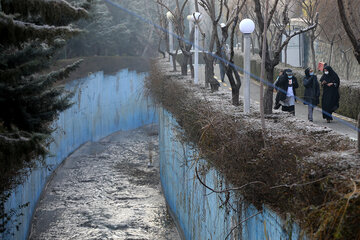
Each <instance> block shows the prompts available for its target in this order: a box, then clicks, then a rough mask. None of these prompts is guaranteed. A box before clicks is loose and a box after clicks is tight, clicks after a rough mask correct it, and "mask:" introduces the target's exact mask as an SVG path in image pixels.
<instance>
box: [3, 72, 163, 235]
mask: <svg viewBox="0 0 360 240" xmlns="http://www.w3.org/2000/svg"><path fill="white" fill-rule="evenodd" d="M145 76H146V75H145V74H138V73H136V72H129V71H128V70H122V71H120V72H119V73H117V74H116V75H114V76H104V74H103V73H102V72H98V73H95V74H92V75H91V76H89V77H87V78H84V79H80V80H76V81H73V82H71V83H69V84H67V86H66V88H67V89H69V90H74V91H75V95H74V98H73V102H74V103H75V104H74V105H73V106H72V107H71V108H70V109H68V110H66V111H65V112H63V113H61V114H60V116H59V119H58V120H57V121H55V123H54V127H55V128H56V129H57V130H56V131H55V132H54V133H53V138H54V142H53V143H52V144H51V146H50V152H51V153H52V154H53V156H52V157H48V158H47V159H46V160H45V163H46V165H45V166H39V167H37V168H35V169H34V170H32V172H31V174H30V175H29V177H28V178H27V180H26V181H25V182H24V184H22V185H19V186H17V187H16V188H15V189H14V190H13V191H12V192H11V195H10V197H9V198H8V200H7V202H6V203H5V205H4V209H5V212H8V213H9V212H10V211H11V209H14V210H16V209H18V206H19V205H22V204H25V203H29V206H28V207H25V208H23V209H21V212H17V213H16V214H15V215H14V216H13V218H12V220H11V221H10V222H9V223H8V225H7V227H6V228H7V231H6V232H5V233H4V234H3V235H2V236H1V237H2V238H1V239H7V240H8V239H26V238H27V235H28V233H29V227H30V222H31V218H32V215H33V212H34V209H35V207H36V203H37V201H38V199H39V197H40V195H41V192H42V190H43V189H44V186H45V184H46V182H47V180H48V179H49V177H50V175H51V174H52V173H53V171H54V170H55V169H56V168H57V167H58V166H59V164H61V162H62V161H63V160H64V159H65V158H66V157H67V156H69V154H71V153H72V152H73V151H74V150H76V149H77V148H78V147H79V146H80V145H82V144H84V143H85V142H88V141H97V140H99V139H101V138H103V137H105V136H108V135H109V134H111V133H114V132H116V131H120V130H131V129H135V128H138V127H140V126H142V125H145V124H150V123H155V122H157V121H158V117H157V116H158V115H157V113H156V110H155V108H154V107H153V105H152V102H151V101H149V100H148V99H147V98H146V97H144V95H143V86H144V79H145ZM19 214H21V216H18V217H16V215H19ZM18 224H20V225H18ZM16 225H18V230H17V229H16Z"/></svg>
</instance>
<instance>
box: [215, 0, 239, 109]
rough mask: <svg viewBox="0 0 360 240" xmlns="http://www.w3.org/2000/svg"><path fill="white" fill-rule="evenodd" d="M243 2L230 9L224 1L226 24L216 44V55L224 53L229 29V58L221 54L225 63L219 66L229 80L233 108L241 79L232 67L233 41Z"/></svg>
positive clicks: (237, 101) (233, 66) (236, 103)
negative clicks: (222, 68)
mask: <svg viewBox="0 0 360 240" xmlns="http://www.w3.org/2000/svg"><path fill="white" fill-rule="evenodd" d="M245 2H246V1H245V0H236V2H233V5H232V7H230V5H229V2H228V1H227V0H224V7H225V12H226V14H225V20H226V24H225V26H224V27H222V28H221V33H222V39H221V42H220V44H217V53H218V54H219V53H222V52H224V49H225V44H226V42H227V40H228V37H229V34H228V31H229V28H230V27H231V32H230V56H227V54H221V55H220V56H221V57H222V58H225V60H226V61H220V64H222V65H223V67H224V69H225V73H226V76H227V77H228V79H229V82H230V85H231V93H232V104H233V105H235V106H238V105H239V104H240V102H239V97H240V87H241V78H240V75H239V73H238V71H237V69H236V68H235V65H234V55H235V54H234V41H235V32H236V28H237V25H238V23H239V13H240V11H241V10H242V8H243V7H244V5H245ZM240 3H241V5H240ZM228 57H229V58H228Z"/></svg>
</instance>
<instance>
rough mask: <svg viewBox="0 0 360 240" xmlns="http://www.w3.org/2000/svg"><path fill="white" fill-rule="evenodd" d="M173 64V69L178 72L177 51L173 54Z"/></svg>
mask: <svg viewBox="0 0 360 240" xmlns="http://www.w3.org/2000/svg"><path fill="white" fill-rule="evenodd" d="M171 56H172V64H173V71H174V72H177V69H176V58H177V51H176V53H175V54H172V55H171Z"/></svg>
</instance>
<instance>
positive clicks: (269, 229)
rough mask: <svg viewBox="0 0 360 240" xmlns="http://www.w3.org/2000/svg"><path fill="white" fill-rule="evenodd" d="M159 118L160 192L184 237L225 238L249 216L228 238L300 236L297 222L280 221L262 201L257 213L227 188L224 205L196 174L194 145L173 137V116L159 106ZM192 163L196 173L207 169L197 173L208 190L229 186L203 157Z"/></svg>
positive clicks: (176, 128)
mask: <svg viewBox="0 0 360 240" xmlns="http://www.w3.org/2000/svg"><path fill="white" fill-rule="evenodd" d="M159 122H160V133H159V138H160V143H159V146H160V177H161V183H162V186H163V192H164V195H165V198H166V201H167V203H168V206H169V208H170V210H171V211H172V214H173V216H175V218H176V221H177V223H178V225H180V226H181V228H182V231H183V234H184V236H185V238H186V239H225V237H226V236H227V235H228V233H230V231H231V229H232V228H234V227H235V226H237V225H239V224H240V223H241V221H243V220H244V219H247V218H249V217H250V218H249V219H248V220H247V221H245V222H244V223H243V224H241V226H242V227H241V228H239V229H241V230H239V231H233V233H232V235H231V236H230V238H228V239H246V240H262V239H264V240H266V239H276V240H278V239H304V237H301V234H300V229H299V227H298V226H297V225H296V224H294V223H292V222H291V221H284V220H283V219H281V218H280V217H279V216H278V215H277V214H276V213H275V212H273V211H271V210H270V209H269V208H267V207H266V206H264V207H263V209H264V211H263V212H262V213H261V214H258V215H256V214H257V213H259V211H258V209H256V208H255V207H254V206H253V205H251V204H247V203H246V202H245V201H241V196H239V194H236V193H233V192H232V193H231V197H230V199H229V202H228V204H225V205H224V204H223V202H224V201H225V199H226V195H225V193H223V194H216V193H211V191H210V190H208V189H206V188H205V187H204V186H203V185H202V184H201V183H200V182H199V181H198V180H197V179H196V175H195V170H194V164H195V162H194V159H197V157H196V150H195V149H193V148H192V147H191V146H189V145H188V144H182V143H181V142H180V141H179V140H178V139H177V137H176V136H177V134H178V131H181V130H179V126H178V125H177V123H176V121H175V119H174V118H173V117H172V116H171V114H169V113H168V112H166V111H165V110H160V117H159ZM197 164H198V167H199V172H201V171H200V170H201V166H204V167H205V168H206V171H205V172H206V173H204V174H202V175H201V177H202V180H203V181H204V182H206V185H207V186H210V187H211V188H213V189H225V188H229V187H231V186H229V185H228V184H227V183H226V179H224V177H223V176H222V175H221V174H220V173H219V172H217V171H216V170H214V169H212V168H210V167H209V165H208V163H207V162H206V161H204V160H201V159H200V160H198V163H197ZM209 168H210V169H209ZM237 200H240V201H237ZM253 215H255V216H254V217H251V216H253ZM265 229H266V230H265ZM289 233H290V234H289ZM266 235H267V237H266Z"/></svg>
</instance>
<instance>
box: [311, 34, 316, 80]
mask: <svg viewBox="0 0 360 240" xmlns="http://www.w3.org/2000/svg"><path fill="white" fill-rule="evenodd" d="M310 48H311V59H312V60H311V61H312V67H313V70H314V73H315V72H316V55H315V46H314V40H312V39H311V43H310Z"/></svg>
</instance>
